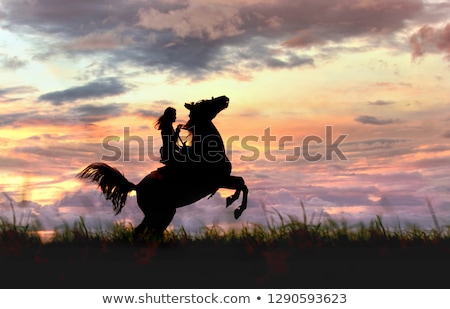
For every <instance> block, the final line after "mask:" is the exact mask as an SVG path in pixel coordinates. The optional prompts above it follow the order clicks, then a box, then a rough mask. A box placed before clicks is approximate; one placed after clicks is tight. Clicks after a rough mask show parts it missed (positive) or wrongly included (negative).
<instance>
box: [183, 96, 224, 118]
mask: <svg viewBox="0 0 450 309" xmlns="http://www.w3.org/2000/svg"><path fill="white" fill-rule="evenodd" d="M229 102H230V99H228V98H227V97H226V96H221V97H218V98H212V99H211V100H201V101H199V102H196V103H186V104H184V107H186V108H187V109H188V110H189V111H190V113H189V118H190V120H189V123H190V124H191V125H194V124H195V123H198V122H203V121H211V120H213V119H214V117H216V115H217V114H218V113H220V112H221V111H222V110H224V109H225V108H227V107H228V103H229Z"/></svg>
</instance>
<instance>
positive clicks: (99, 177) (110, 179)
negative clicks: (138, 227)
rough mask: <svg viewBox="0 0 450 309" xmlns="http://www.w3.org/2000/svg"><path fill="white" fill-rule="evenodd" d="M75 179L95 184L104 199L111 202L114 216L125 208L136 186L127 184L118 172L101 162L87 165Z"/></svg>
mask: <svg viewBox="0 0 450 309" xmlns="http://www.w3.org/2000/svg"><path fill="white" fill-rule="evenodd" d="M77 177H78V178H81V179H87V180H90V181H91V182H95V183H97V184H98V187H99V188H100V189H101V191H102V193H103V195H104V196H105V198H106V199H107V200H111V202H112V204H113V208H114V213H115V214H116V215H118V214H119V213H120V211H121V210H122V208H123V207H124V206H125V202H126V200H127V196H128V193H129V192H130V191H132V190H135V189H136V185H135V184H133V183H131V182H129V181H128V180H127V179H126V178H125V176H124V175H123V174H122V173H121V172H119V170H117V169H116V168H114V167H112V166H110V165H108V164H105V163H101V162H96V163H92V164H89V165H88V166H87V167H86V168H85V169H83V170H82V171H81V172H79V173H78V174H77Z"/></svg>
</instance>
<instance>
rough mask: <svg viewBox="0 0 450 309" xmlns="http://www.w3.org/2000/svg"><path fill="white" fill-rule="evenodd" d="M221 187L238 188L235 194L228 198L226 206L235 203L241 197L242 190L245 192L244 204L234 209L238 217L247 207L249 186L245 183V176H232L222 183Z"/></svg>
mask: <svg viewBox="0 0 450 309" xmlns="http://www.w3.org/2000/svg"><path fill="white" fill-rule="evenodd" d="M220 187H221V188H226V189H235V190H236V191H235V192H234V194H233V195H231V196H229V197H227V198H226V207H228V206H230V205H231V204H232V203H234V202H235V201H236V200H237V199H238V198H239V196H240V194H241V192H243V197H242V204H241V206H239V207H238V208H237V209H236V210H235V211H234V217H235V219H238V218H239V217H240V216H241V214H242V212H243V211H244V210H245V209H246V208H247V195H248V188H247V186H246V185H245V181H244V178H242V177H238V176H230V177H228V178H227V179H226V180H225V181H223V182H222V183H221V185H220Z"/></svg>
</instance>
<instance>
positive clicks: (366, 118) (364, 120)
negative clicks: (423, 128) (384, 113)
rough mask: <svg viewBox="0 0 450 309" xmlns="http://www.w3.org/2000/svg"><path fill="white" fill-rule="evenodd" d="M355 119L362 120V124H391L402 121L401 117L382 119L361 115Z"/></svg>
mask: <svg viewBox="0 0 450 309" xmlns="http://www.w3.org/2000/svg"><path fill="white" fill-rule="evenodd" d="M355 121H357V122H360V123H362V124H373V125H378V126H379V125H389V124H396V123H401V122H402V121H401V120H400V119H381V118H377V117H375V116H368V115H361V116H358V117H356V118H355Z"/></svg>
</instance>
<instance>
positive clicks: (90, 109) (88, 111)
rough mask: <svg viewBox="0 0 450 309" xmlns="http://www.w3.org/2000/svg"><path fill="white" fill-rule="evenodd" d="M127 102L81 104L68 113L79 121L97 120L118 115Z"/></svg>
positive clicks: (123, 109)
mask: <svg viewBox="0 0 450 309" xmlns="http://www.w3.org/2000/svg"><path fill="white" fill-rule="evenodd" d="M127 106H128V105H127V104H118V103H110V104H102V105H96V104H83V105H80V106H77V107H74V108H71V109H70V110H69V114H70V115H73V116H74V117H75V118H76V119H78V120H79V121H81V122H89V123H91V122H97V121H102V120H105V119H108V118H110V117H117V116H120V115H121V114H122V113H123V112H124V111H125V109H126V107H127Z"/></svg>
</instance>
